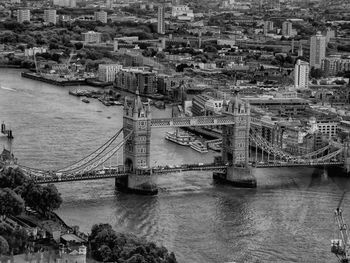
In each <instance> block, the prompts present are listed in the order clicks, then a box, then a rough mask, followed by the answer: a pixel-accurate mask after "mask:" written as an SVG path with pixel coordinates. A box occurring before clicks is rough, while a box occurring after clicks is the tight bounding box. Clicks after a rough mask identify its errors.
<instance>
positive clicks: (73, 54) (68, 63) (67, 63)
mask: <svg viewBox="0 0 350 263" xmlns="http://www.w3.org/2000/svg"><path fill="white" fill-rule="evenodd" d="M76 55H77V54H76V53H74V52H71V53H70V54H69V58H68V60H67V62H66V66H67V69H68V68H69V65H70V62H71V60H72V58H73V56H76Z"/></svg>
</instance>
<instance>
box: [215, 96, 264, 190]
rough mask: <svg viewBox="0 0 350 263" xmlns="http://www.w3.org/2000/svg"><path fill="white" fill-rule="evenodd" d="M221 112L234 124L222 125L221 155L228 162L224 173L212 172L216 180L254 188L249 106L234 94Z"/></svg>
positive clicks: (222, 160)
mask: <svg viewBox="0 0 350 263" xmlns="http://www.w3.org/2000/svg"><path fill="white" fill-rule="evenodd" d="M223 114H226V115H230V116H232V117H233V119H234V122H235V124H233V125H226V126H223V127H222V156H221V160H220V162H222V163H224V164H228V165H229V167H228V168H227V171H226V173H214V174H213V179H214V180H215V181H216V182H219V183H224V184H229V185H233V186H237V187H248V188H255V187H256V186H257V182H256V178H255V177H254V175H253V174H252V169H251V167H250V166H249V131H250V106H249V103H245V102H243V101H242V100H240V99H239V98H238V96H236V97H235V98H234V99H232V100H231V101H230V102H229V104H228V105H224V108H223Z"/></svg>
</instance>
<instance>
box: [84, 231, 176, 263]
mask: <svg viewBox="0 0 350 263" xmlns="http://www.w3.org/2000/svg"><path fill="white" fill-rule="evenodd" d="M89 241H90V242H91V250H92V256H93V257H94V258H95V259H96V260H99V261H102V262H111V261H113V262H120V263H126V262H128V263H176V262H177V261H176V258H175V255H174V253H169V252H168V250H167V249H166V248H165V247H157V246H156V245H155V244H154V243H152V242H147V241H146V240H144V239H141V238H138V237H136V236H134V235H130V234H121V233H116V232H115V231H114V230H113V229H112V226H111V225H109V224H96V225H94V226H93V227H92V229H91V235H90V237H89Z"/></svg>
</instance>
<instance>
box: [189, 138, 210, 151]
mask: <svg viewBox="0 0 350 263" xmlns="http://www.w3.org/2000/svg"><path fill="white" fill-rule="evenodd" d="M190 147H191V148H192V149H193V150H195V151H197V152H200V153H207V152H208V148H207V147H206V146H205V145H204V144H203V143H202V142H201V141H198V140H196V141H194V142H191V143H190Z"/></svg>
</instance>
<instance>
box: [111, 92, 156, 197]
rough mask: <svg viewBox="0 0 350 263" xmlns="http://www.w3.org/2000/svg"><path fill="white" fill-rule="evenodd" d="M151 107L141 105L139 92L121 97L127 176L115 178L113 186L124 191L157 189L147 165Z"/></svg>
mask: <svg viewBox="0 0 350 263" xmlns="http://www.w3.org/2000/svg"><path fill="white" fill-rule="evenodd" d="M151 118H152V117H151V110H150V105H149V104H148V105H147V106H144V105H143V103H142V101H141V98H140V96H139V94H138V93H137V97H136V98H135V99H130V100H129V99H128V98H126V99H125V103H124V115H123V128H124V131H123V132H124V138H125V137H126V136H128V135H129V134H130V133H131V132H132V135H131V136H130V137H129V138H128V140H127V141H126V143H125V145H124V152H123V155H124V166H125V169H126V170H127V171H128V176H127V178H124V179H120V178H119V179H118V178H116V187H117V188H118V189H119V190H121V191H125V192H134V193H138V194H147V195H154V194H157V193H158V189H157V187H156V185H155V183H154V182H153V178H152V174H151V169H150V151H151Z"/></svg>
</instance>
